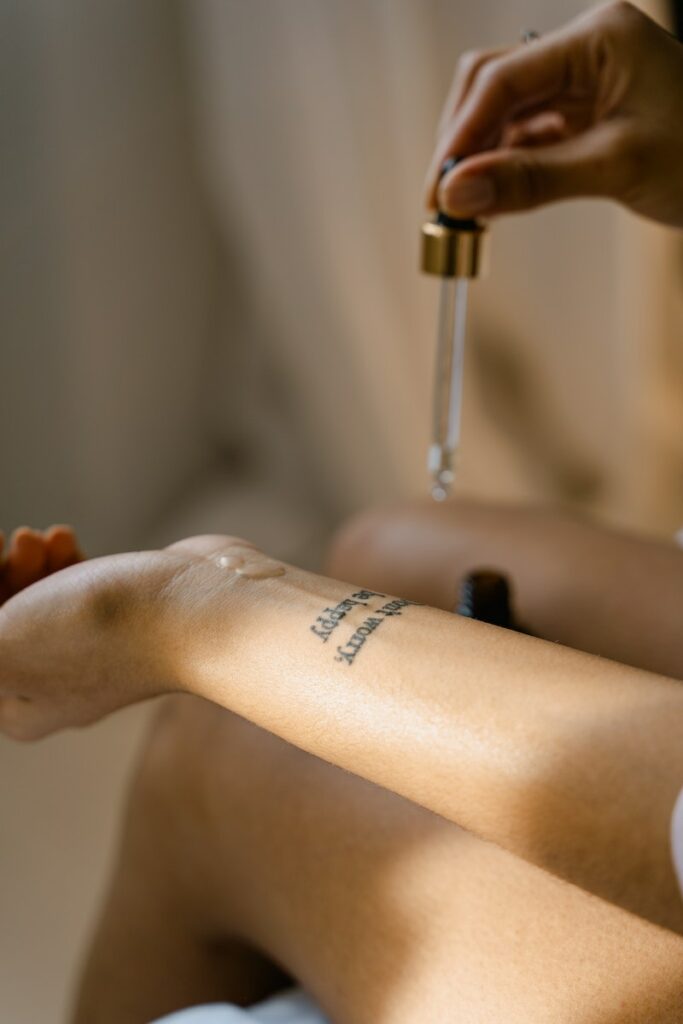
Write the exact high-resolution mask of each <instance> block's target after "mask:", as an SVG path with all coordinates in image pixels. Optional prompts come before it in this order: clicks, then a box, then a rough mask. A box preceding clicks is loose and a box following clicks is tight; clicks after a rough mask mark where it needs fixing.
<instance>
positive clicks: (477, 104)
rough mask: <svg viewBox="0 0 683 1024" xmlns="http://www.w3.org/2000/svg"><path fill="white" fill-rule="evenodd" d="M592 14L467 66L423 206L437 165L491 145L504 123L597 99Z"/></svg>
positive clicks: (432, 190) (432, 193)
mask: <svg viewBox="0 0 683 1024" xmlns="http://www.w3.org/2000/svg"><path fill="white" fill-rule="evenodd" d="M595 20H596V16H595V15H594V14H591V15H590V16H588V17H586V16H584V17H583V18H582V19H580V20H578V21H577V22H576V23H574V24H572V25H570V26H568V27H567V28H563V29H561V30H559V31H558V32H555V33H552V34H550V35H547V36H545V37H543V38H542V39H540V40H538V41H536V42H534V43H533V45H531V46H518V47H515V48H514V49H512V50H506V51H502V52H499V53H498V54H494V55H483V58H484V59H482V61H481V62H480V63H479V64H477V65H474V64H472V66H471V70H470V74H469V78H468V81H467V88H466V90H464V91H461V93H460V94H459V99H460V103H459V107H458V108H457V110H454V112H453V116H452V118H451V120H450V121H449V122H447V123H446V124H445V125H444V126H443V130H442V133H441V138H440V141H439V144H438V145H437V147H436V150H435V153H434V157H433V159H432V163H431V166H430V169H429V172H428V175H427V182H426V204H427V206H428V207H430V208H431V207H434V206H436V205H437V203H436V199H437V197H436V190H437V186H438V181H439V172H440V168H441V167H442V166H443V163H444V161H445V160H447V159H448V158H449V157H452V156H460V157H462V156H468V155H471V154H474V153H479V152H483V151H485V150H489V149H492V148H494V147H495V146H497V145H498V144H499V143H500V140H501V138H502V137H503V134H504V131H505V127H506V125H508V124H509V123H510V122H511V121H514V120H515V119H516V118H518V117H519V116H520V115H522V114H523V113H524V112H525V111H532V110H540V109H543V108H544V107H545V106H548V105H552V104H553V103H559V104H562V103H565V102H567V101H569V102H572V103H574V102H576V100H577V99H579V100H580V101H581V103H583V104H584V105H588V106H589V107H590V109H591V110H592V111H593V110H594V109H595V106H596V104H597V101H598V98H599V88H600V74H601V61H600V47H599V44H597V43H596V39H597V38H598V37H599V31H596V26H595V25H594V24H593V22H594V21H595Z"/></svg>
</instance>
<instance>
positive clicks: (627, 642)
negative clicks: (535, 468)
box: [327, 499, 683, 679]
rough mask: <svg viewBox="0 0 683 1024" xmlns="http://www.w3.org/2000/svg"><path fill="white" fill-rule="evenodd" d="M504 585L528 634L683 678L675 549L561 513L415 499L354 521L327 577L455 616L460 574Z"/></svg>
mask: <svg viewBox="0 0 683 1024" xmlns="http://www.w3.org/2000/svg"><path fill="white" fill-rule="evenodd" d="M482 568H484V569H487V568H492V569H495V570H497V571H499V572H504V573H506V574H507V576H508V577H509V580H510V583H511V586H512V592H513V600H514V607H515V612H516V616H517V619H518V620H519V622H520V623H521V625H522V626H523V627H524V628H525V629H527V630H528V631H529V632H531V633H533V634H534V635H535V636H539V637H542V638H543V639H545V640H552V641H556V642H558V643H561V644H566V645H567V646H568V647H574V648H577V649H578V650H582V651H587V652H588V653H590V654H599V655H601V656H602V657H606V658H611V659H613V660H614V661H620V662H623V663H624V664H626V665H633V666H635V667H636V668H643V669H647V670H648V671H650V672H658V673H661V674H662V675H667V676H672V677H673V678H676V679H683V643H682V642H681V640H682V638H683V550H682V549H681V548H680V547H677V546H676V545H675V544H674V543H673V542H672V541H669V542H667V541H662V540H656V539H651V538H647V537H641V536H637V535H635V534H631V533H627V532H625V531H618V530H615V529H610V528H607V527H605V526H600V525H598V524H596V523H593V522H590V521H589V520H588V519H585V518H582V517H580V516H578V515H576V514H571V513H568V512H566V511H564V510H561V509H553V508H542V507H540V508H538V507H530V506H524V505H512V504H511V505H505V504H500V503H486V502H475V501H464V500H462V499H460V500H458V501H447V502H441V503H437V502H434V501H416V502H412V503H410V504H403V505H400V506H397V507H393V508H392V507H388V508H377V509H372V510H370V511H366V512H363V513H361V514H359V515H358V516H357V517H356V518H355V519H353V520H351V521H350V522H349V523H348V524H346V526H345V527H344V528H343V529H342V531H340V533H339V535H338V537H337V539H336V541H335V543H334V545H333V548H332V552H331V556H330V558H329V560H328V565H327V571H328V573H329V575H330V576H334V577H335V578H336V579H352V580H357V581H358V582H359V583H363V584H365V585H366V586H369V587H375V588H379V589H382V588H385V589H388V590H390V591H391V592H392V593H397V594H400V595H401V596H402V597H411V598H414V599H415V600H417V601H421V602H422V603H424V604H430V605H434V606H436V607H437V608H445V609H453V608H454V607H455V605H456V602H457V598H458V588H459V584H460V581H461V580H462V578H463V576H464V575H465V574H466V573H467V572H470V571H472V570H474V569H482Z"/></svg>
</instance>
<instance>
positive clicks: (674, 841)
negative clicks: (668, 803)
mask: <svg viewBox="0 0 683 1024" xmlns="http://www.w3.org/2000/svg"><path fill="white" fill-rule="evenodd" d="M671 849H672V853H673V859H674V867H675V869H676V874H677V876H678V882H679V885H680V887H681V895H683V789H682V790H681V792H680V794H679V797H678V800H677V801H676V806H675V807H674V813H673V818H672V819H671Z"/></svg>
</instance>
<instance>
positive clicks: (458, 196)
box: [438, 121, 634, 217]
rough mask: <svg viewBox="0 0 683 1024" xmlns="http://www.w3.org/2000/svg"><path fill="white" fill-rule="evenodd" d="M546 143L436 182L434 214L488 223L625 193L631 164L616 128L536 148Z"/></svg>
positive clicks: (494, 155) (503, 153)
mask: <svg viewBox="0 0 683 1024" xmlns="http://www.w3.org/2000/svg"><path fill="white" fill-rule="evenodd" d="M547 141H548V139H547V137H546V138H545V139H543V138H542V137H541V138H537V139H536V140H534V139H532V140H531V142H532V145H530V146H527V147H515V148H509V149H501V150H494V151H492V152H490V153H482V154H480V155H478V156H475V157H471V158H470V159H468V160H464V161H463V162H462V163H461V164H459V165H458V167H456V168H455V169H454V170H453V171H451V173H450V174H448V175H447V176H446V177H445V178H444V179H443V181H442V182H441V185H440V187H439V193H438V202H439V206H440V208H441V209H443V210H444V211H445V212H446V213H449V214H451V215H452V216H460V217H479V216H486V217H490V216H494V215H496V214H498V213H507V212H511V211H516V210H529V209H533V208H534V207H537V206H541V205H543V204H545V203H550V202H554V201H557V200H560V199H568V198H570V197H577V196H613V197H615V198H619V197H620V196H622V195H624V194H625V193H626V191H627V190H628V188H629V180H630V178H629V175H630V170H632V169H633V166H634V161H633V160H632V159H631V158H630V157H628V156H627V151H628V149H629V146H628V143H627V141H626V137H625V132H624V129H623V127H622V125H621V124H620V123H619V122H617V121H608V122H605V123H604V124H601V125H598V126H596V127H595V128H592V129H591V130H590V131H588V132H585V133H584V134H583V135H579V136H575V137H573V138H569V139H563V140H561V141H559V142H556V143H554V144H550V145H547V144H545V145H544V144H542V143H543V142H547ZM534 143H535V144H534ZM539 143H541V144H539ZM620 154H623V159H620Z"/></svg>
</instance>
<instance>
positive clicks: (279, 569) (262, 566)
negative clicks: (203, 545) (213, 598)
mask: <svg viewBox="0 0 683 1024" xmlns="http://www.w3.org/2000/svg"><path fill="white" fill-rule="evenodd" d="M216 562H217V564H218V565H219V566H220V567H221V569H232V570H233V572H234V573H235V574H236V575H237V576H244V577H246V579H249V580H267V579H271V578H272V577H274V576H283V575H284V572H285V567H284V565H281V564H280V563H279V562H274V561H273V560H272V559H271V558H263V559H262V560H258V559H256V560H254V561H251V562H250V561H247V560H246V559H245V558H244V556H243V555H237V554H235V555H221V556H220V558H218V559H216Z"/></svg>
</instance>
